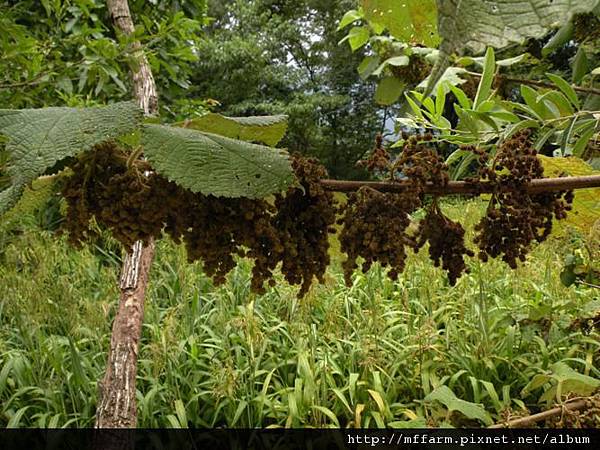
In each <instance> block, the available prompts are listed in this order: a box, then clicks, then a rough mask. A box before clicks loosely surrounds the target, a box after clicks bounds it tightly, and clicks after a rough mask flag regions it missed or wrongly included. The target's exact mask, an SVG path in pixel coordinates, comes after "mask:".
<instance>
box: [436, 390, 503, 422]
mask: <svg viewBox="0 0 600 450" xmlns="http://www.w3.org/2000/svg"><path fill="white" fill-rule="evenodd" d="M425 401H428V402H432V401H438V402H440V403H441V404H442V405H444V406H445V407H446V408H447V409H448V411H458V412H460V413H462V414H464V415H465V416H467V417H468V418H469V419H478V420H480V421H482V422H483V423H485V424H486V425H490V424H491V423H492V418H491V417H490V415H489V414H488V413H487V412H486V410H485V409H484V408H483V406H481V405H478V404H476V403H471V402H467V401H466V400H461V399H460V398H458V397H457V396H456V395H455V394H454V392H452V391H451V390H450V388H449V387H448V386H438V387H437V388H435V389H434V390H433V391H432V392H431V393H430V394H429V395H428V396H427V397H425Z"/></svg>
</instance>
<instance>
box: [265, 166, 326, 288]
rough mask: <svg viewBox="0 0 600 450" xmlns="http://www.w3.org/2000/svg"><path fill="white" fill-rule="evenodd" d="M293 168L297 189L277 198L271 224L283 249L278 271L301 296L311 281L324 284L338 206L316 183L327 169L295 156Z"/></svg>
mask: <svg viewBox="0 0 600 450" xmlns="http://www.w3.org/2000/svg"><path fill="white" fill-rule="evenodd" d="M292 168H293V169H294V173H295V174H296V178H297V179H298V181H299V186H292V187H290V188H289V189H288V191H287V192H286V193H285V195H277V196H276V199H275V208H276V210H277V213H276V214H275V216H274V218H273V225H274V227H275V229H276V230H277V234H278V236H279V237H280V240H281V245H282V246H283V252H282V254H281V255H280V258H281V262H282V265H281V272H282V273H283V275H284V277H285V279H286V281H287V282H288V283H291V284H300V285H301V288H300V292H299V294H298V295H299V296H303V295H304V294H306V292H308V289H309V288H310V286H311V284H312V281H313V278H317V280H319V282H321V283H322V282H324V275H325V271H326V270H327V266H329V262H330V260H329V233H334V232H335V230H334V228H333V225H334V223H335V217H336V211H337V207H336V203H335V199H334V196H333V193H332V192H330V191H327V190H325V189H324V188H323V186H321V184H320V183H319V180H320V179H322V178H326V177H327V170H326V169H325V168H324V167H323V166H322V165H321V164H319V162H318V161H317V160H316V159H314V158H302V157H294V158H293V160H292Z"/></svg>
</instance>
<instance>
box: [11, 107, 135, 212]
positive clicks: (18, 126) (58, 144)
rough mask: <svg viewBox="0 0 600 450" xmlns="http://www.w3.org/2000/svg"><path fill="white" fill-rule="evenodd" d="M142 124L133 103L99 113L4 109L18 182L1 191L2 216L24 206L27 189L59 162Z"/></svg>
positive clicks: (96, 109)
mask: <svg viewBox="0 0 600 450" xmlns="http://www.w3.org/2000/svg"><path fill="white" fill-rule="evenodd" d="M141 120H142V111H141V110H140V109H139V108H138V107H137V105H136V104H135V103H133V102H122V103H115V104H113V105H109V106H104V107H93V108H42V109H23V110H18V111H16V110H0V134H3V135H5V136H6V137H7V138H8V142H7V143H6V150H7V151H8V153H9V157H10V166H9V168H8V174H9V176H10V178H11V182H12V185H11V186H9V187H8V188H7V189H5V190H3V191H2V192H0V214H3V213H4V212H6V211H7V210H8V209H10V208H11V207H12V206H13V205H14V204H15V203H16V202H17V201H18V199H19V198H20V196H21V194H22V193H23V190H24V188H25V186H26V185H28V184H29V183H31V182H32V181H33V180H35V179H36V178H37V177H38V176H40V175H41V174H43V173H44V172H45V171H46V170H47V169H48V168H50V167H52V166H54V165H55V164H56V163H57V162H58V161H61V160H62V159H64V158H67V157H69V156H75V155H77V154H78V153H81V152H84V151H87V150H89V149H91V148H92V147H93V146H94V145H96V144H99V143H101V142H104V141H107V140H111V139H116V138H117V137H119V136H122V135H124V134H128V133H131V132H133V131H134V130H135V129H136V128H137V127H138V126H139V124H140V123H141Z"/></svg>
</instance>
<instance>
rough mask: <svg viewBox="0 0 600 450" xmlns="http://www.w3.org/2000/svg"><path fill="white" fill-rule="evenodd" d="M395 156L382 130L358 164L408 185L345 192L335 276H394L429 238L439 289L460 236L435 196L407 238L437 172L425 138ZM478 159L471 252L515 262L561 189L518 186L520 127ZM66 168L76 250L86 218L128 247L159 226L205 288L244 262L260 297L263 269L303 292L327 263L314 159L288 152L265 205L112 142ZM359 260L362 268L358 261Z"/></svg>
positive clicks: (564, 202) (411, 140)
mask: <svg viewBox="0 0 600 450" xmlns="http://www.w3.org/2000/svg"><path fill="white" fill-rule="evenodd" d="M404 138H405V145H404V147H403V149H402V152H401V153H400V154H399V155H398V156H397V157H393V156H392V155H391V154H390V153H389V152H388V151H387V150H386V149H385V147H384V145H383V139H382V137H381V136H378V137H377V140H376V145H375V148H374V150H373V152H372V154H371V156H370V157H369V159H367V160H366V161H364V162H363V165H364V166H365V167H366V168H367V169H368V170H369V171H371V172H372V173H377V174H379V175H383V176H386V177H387V178H388V179H391V180H395V181H403V180H406V179H408V180H410V181H411V185H412V186H413V188H412V189H411V190H409V191H405V192H403V193H382V192H379V191H376V190H374V189H371V188H368V187H363V188H361V189H359V190H358V191H357V192H356V193H354V194H351V195H350V196H349V199H348V202H347V204H346V205H345V207H344V209H343V214H342V217H341V218H340V219H339V220H338V224H340V225H342V230H341V233H340V242H341V249H342V251H343V252H345V253H346V254H347V259H346V260H345V261H344V262H343V264H342V265H343V270H344V279H345V282H346V283H347V284H350V283H351V275H352V273H353V272H354V271H355V270H356V269H357V268H358V267H359V264H360V265H361V269H362V271H363V272H366V271H367V270H369V268H370V267H371V266H372V264H373V263H374V262H379V263H380V264H381V265H382V266H383V267H386V268H389V269H390V270H389V272H388V275H389V277H390V278H392V279H396V278H397V277H398V274H399V273H400V272H402V271H403V269H404V266H405V261H406V256H407V255H406V248H405V247H407V246H408V247H410V248H413V250H415V251H418V250H419V249H420V248H421V247H423V246H424V245H425V244H426V243H428V244H429V256H430V258H431V259H432V261H433V262H434V264H435V265H436V266H441V267H442V268H443V269H444V270H446V271H447V272H448V279H449V282H450V284H452V285H454V284H455V283H456V281H457V279H458V278H459V277H460V276H461V275H462V274H463V273H466V272H468V269H467V267H466V263H465V257H470V256H473V253H472V252H471V251H470V250H469V249H467V248H466V246H465V242H464V237H465V231H464V229H463V227H462V226H461V224H460V223H458V222H455V221H452V220H450V219H449V218H447V217H446V216H444V214H443V213H442V212H441V210H440V208H439V206H438V201H437V198H434V199H433V201H432V202H431V203H429V206H428V209H427V214H426V216H425V218H424V219H423V220H421V222H420V223H419V227H418V230H417V232H416V234H412V235H411V234H409V232H408V229H409V225H410V224H411V214H412V213H413V212H414V211H416V210H417V209H418V208H420V207H421V206H422V205H423V204H424V203H426V202H425V195H424V187H425V185H427V184H433V185H435V186H440V187H443V186H445V185H446V184H447V183H448V180H449V176H448V170H447V169H448V168H447V166H446V164H444V162H443V160H442V159H441V158H440V156H439V155H438V153H437V151H436V150H435V146H434V145H433V144H432V143H431V142H430V141H431V140H432V139H433V136H431V135H430V134H424V135H413V136H404ZM464 149H467V150H470V151H472V152H474V153H475V154H476V155H477V161H478V162H479V164H480V167H481V168H480V171H479V174H478V176H477V177H474V178H472V179H470V180H468V181H469V182H471V183H473V184H475V185H477V183H480V182H481V181H482V180H485V181H486V182H488V183H492V184H493V186H494V189H493V194H492V199H491V201H490V204H489V207H488V210H487V213H486V215H485V217H484V218H483V219H482V220H481V222H480V223H479V224H478V225H477V226H476V231H477V235H476V237H475V242H476V244H477V245H478V247H479V257H480V259H482V260H483V261H486V260H487V259H488V258H489V257H493V258H495V257H498V256H501V257H502V259H503V260H504V261H505V262H507V263H508V264H509V265H510V267H512V268H515V267H516V266H517V261H518V260H521V261H523V260H524V259H525V255H526V254H527V252H528V251H529V250H530V247H531V243H532V242H533V241H538V242H541V241H543V240H545V239H546V238H547V237H548V235H549V234H550V232H551V230H552V222H553V219H562V218H564V217H566V213H567V211H568V210H569V209H570V207H571V206H570V204H571V203H572V201H573V193H572V192H559V193H536V194H529V193H528V192H527V184H528V183H529V182H530V181H531V180H532V179H533V178H541V177H543V169H542V166H541V163H540V161H539V160H538V158H537V153H536V151H535V149H534V147H533V145H532V139H531V132H530V131H529V130H523V131H520V132H518V133H517V134H515V135H514V136H513V137H512V138H510V139H508V140H506V141H504V142H503V143H502V144H501V145H499V146H498V149H497V152H496V156H495V158H494V160H493V161H492V162H491V163H490V161H489V157H488V154H487V153H486V152H485V151H484V150H483V149H480V148H477V147H465V148H464ZM71 168H72V172H73V173H72V175H71V176H70V177H68V178H67V179H66V180H65V181H64V183H63V186H62V194H63V196H64V198H65V199H66V202H67V206H68V208H67V214H66V219H65V222H64V225H63V229H64V230H66V231H68V233H69V240H70V241H71V242H72V243H73V244H74V245H76V246H81V244H82V242H84V241H86V240H90V239H93V238H94V237H95V232H94V231H92V229H91V227H90V223H91V221H92V220H95V221H96V222H97V224H98V225H99V226H101V227H104V228H106V229H109V230H110V231H111V232H112V234H113V236H114V237H115V238H116V239H117V240H118V241H119V242H121V243H122V244H123V246H124V247H125V248H127V249H129V248H130V247H131V246H132V245H133V243H134V242H136V241H138V240H142V241H146V242H147V241H148V240H149V239H150V238H159V237H160V236H161V235H162V233H163V232H164V233H166V234H168V235H169V236H171V238H172V239H173V240H174V241H175V242H177V243H184V244H185V246H186V249H187V253H188V259H189V260H190V261H196V260H201V261H202V263H203V266H204V270H205V272H206V273H207V274H208V275H209V276H210V277H212V279H213V280H214V282H215V283H216V284H220V283H223V282H225V279H226V276H227V274H228V273H229V272H230V271H231V270H232V269H233V268H234V267H235V265H236V258H238V257H247V258H250V259H251V260H253V262H254V265H253V268H252V281H251V288H252V290H253V291H254V292H257V293H264V292H265V290H266V288H265V285H266V284H267V283H268V284H269V285H273V284H274V283H275V281H274V279H273V272H274V270H275V269H276V268H277V267H278V266H279V265H280V263H281V265H280V266H281V272H282V274H283V276H284V277H285V279H286V281H287V282H289V283H290V284H295V285H300V290H299V296H304V295H305V294H306V293H307V292H308V290H309V288H310V286H311V284H312V282H313V281H314V279H315V278H316V279H317V280H318V281H320V282H323V281H324V274H325V271H326V269H327V267H328V265H329V263H330V257H329V253H328V249H329V233H333V232H334V229H333V225H334V223H335V221H336V214H337V212H338V207H337V205H336V202H335V198H334V196H333V194H332V193H331V192H330V191H328V190H326V189H324V188H323V186H322V185H321V184H320V179H322V178H325V177H327V171H326V170H325V168H324V167H323V166H321V165H320V164H319V163H318V161H317V160H315V159H311V158H303V157H300V156H294V157H293V158H292V168H293V170H294V173H295V175H296V179H297V183H296V184H295V185H293V186H291V187H290V188H289V189H288V190H287V192H285V193H283V194H277V195H275V197H274V200H273V201H268V200H265V199H248V198H218V197H214V196H212V195H203V194H200V193H192V192H191V191H188V190H186V189H183V188H181V187H180V186H178V185H176V184H175V183H173V182H171V181H169V180H167V179H165V178H163V177H162V176H160V175H158V174H156V173H155V172H152V171H151V170H150V167H149V165H148V164H147V163H146V162H144V161H139V160H137V161H134V162H132V161H129V160H128V154H127V153H126V152H125V151H124V150H122V149H121V148H120V147H119V146H118V145H116V144H115V143H105V144H101V145H99V146H96V147H95V148H94V149H93V150H92V151H90V152H87V153H85V154H83V155H82V156H80V157H79V158H78V160H77V161H76V162H75V164H74V165H72V167H71ZM361 258H362V260H363V261H362V263H360V259H361Z"/></svg>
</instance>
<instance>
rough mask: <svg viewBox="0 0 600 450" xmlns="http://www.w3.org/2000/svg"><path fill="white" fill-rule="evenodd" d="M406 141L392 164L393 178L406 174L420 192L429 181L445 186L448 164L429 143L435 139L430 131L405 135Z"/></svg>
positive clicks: (447, 177) (447, 178)
mask: <svg viewBox="0 0 600 450" xmlns="http://www.w3.org/2000/svg"><path fill="white" fill-rule="evenodd" d="M404 137H405V140H406V143H405V144H404V147H403V149H402V153H401V154H400V156H399V158H398V159H397V160H396V161H394V162H393V163H392V165H391V170H390V172H391V173H390V175H391V178H392V179H398V178H399V177H401V176H405V177H407V178H409V179H410V180H411V182H412V183H413V184H414V186H415V189H416V191H417V192H418V193H419V194H420V193H421V192H422V190H423V187H424V186H425V184H427V183H431V184H434V185H435V186H440V187H443V186H445V185H446V184H448V180H449V179H450V177H449V176H448V166H447V165H446V164H445V163H444V161H443V159H442V158H441V157H440V155H439V154H438V152H437V151H436V150H435V149H434V148H433V147H432V146H431V145H429V144H428V142H429V141H431V140H432V139H433V136H432V135H431V134H430V133H426V134H422V135H419V134H416V135H412V136H404Z"/></svg>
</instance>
